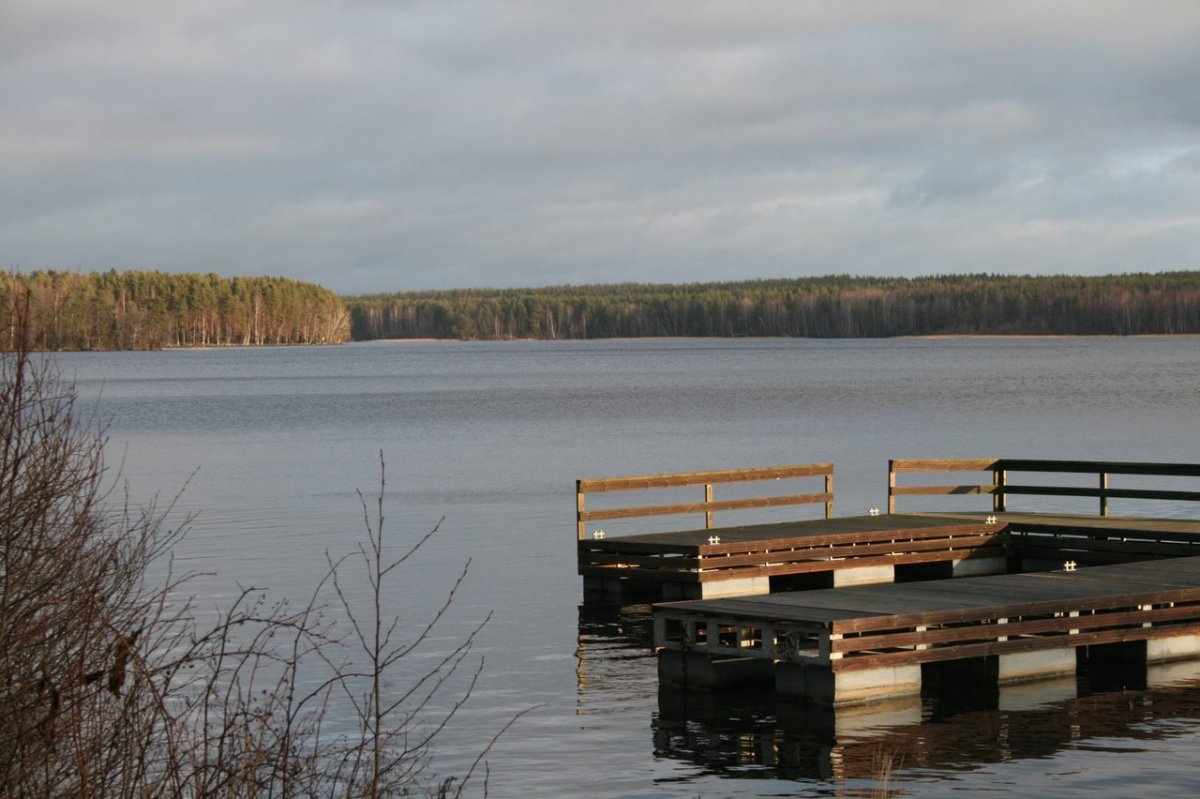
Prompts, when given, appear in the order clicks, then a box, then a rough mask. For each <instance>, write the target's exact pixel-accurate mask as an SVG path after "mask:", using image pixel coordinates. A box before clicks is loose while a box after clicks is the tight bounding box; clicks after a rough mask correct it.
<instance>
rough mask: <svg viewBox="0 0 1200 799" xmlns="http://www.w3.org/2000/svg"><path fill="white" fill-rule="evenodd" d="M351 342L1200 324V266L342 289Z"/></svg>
mask: <svg viewBox="0 0 1200 799" xmlns="http://www.w3.org/2000/svg"><path fill="white" fill-rule="evenodd" d="M346 303H347V305H348V307H349V311H350V317H351V335H352V337H353V338H354V339H355V340H371V339H380V338H443V339H444V338H449V339H510V338H535V339H578V338H621V337H656V336H795V337H809V338H873V337H887V336H914V335H938V334H959V335H971V334H976V335H987V334H994V335H1012V334H1045V335H1101V334H1108V335H1141V334H1181V333H1200V272H1163V273H1157V274H1145V273H1142V274H1128V275H1106V276H1099V277H1072V276H1063V275H1053V276H1008V275H942V276H934V277H922V278H913V279H910V278H871V277H850V276H845V275H841V276H827V277H817V278H803V279H794V280H784V279H780V280H756V281H744V282H727V283H692V284H684V285H654V284H632V283H626V284H618V285H593V286H556V287H548V288H539V289H503V290H484V289H462V290H454V291H422V292H405V293H398V294H373V295H366V296H358V297H349V298H346Z"/></svg>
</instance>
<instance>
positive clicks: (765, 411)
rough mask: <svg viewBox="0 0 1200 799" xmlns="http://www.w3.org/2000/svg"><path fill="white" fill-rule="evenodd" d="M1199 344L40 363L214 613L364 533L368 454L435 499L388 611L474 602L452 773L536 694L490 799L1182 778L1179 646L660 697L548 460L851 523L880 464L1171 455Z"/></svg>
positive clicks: (1192, 439)
mask: <svg viewBox="0 0 1200 799" xmlns="http://www.w3.org/2000/svg"><path fill="white" fill-rule="evenodd" d="M1197 344H1198V342H1197V340H1196V339H1191V338H1144V339H1142V338H1139V339H1115V338H1098V339H1017V340H953V339H951V340H887V341H859V340H854V341H807V340H698V341H676V340H672V341H600V342H514V343H457V342H439V343H374V344H356V345H348V346H344V347H331V348H276V349H230V350H205V351H167V352H155V353H96V354H64V355H61V356H59V358H58V362H59V364H60V366H61V367H62V369H63V371H64V372H65V373H66V374H67V375H68V376H70V377H73V378H74V379H75V380H76V381H77V383H78V385H79V388H80V391H81V393H82V394H83V395H84V396H85V397H87V398H89V399H92V398H99V402H100V406H101V408H102V412H103V413H104V414H105V415H106V416H107V417H108V418H109V419H110V427H109V435H110V448H109V460H110V463H113V464H114V465H115V464H116V463H117V462H118V461H123V474H124V477H125V479H127V480H128V481H129V484H130V486H131V491H132V492H133V495H134V496H135V498H139V499H145V498H146V497H148V496H150V495H151V494H152V493H154V492H160V493H161V495H162V496H164V497H169V496H172V495H174V494H175V493H176V492H177V491H178V490H179V489H180V488H181V487H183V486H184V485H185V484H186V491H184V493H183V494H182V496H181V497H180V499H179V501H178V508H179V511H180V513H196V514H197V516H196V519H195V521H194V523H193V530H192V533H191V535H190V536H189V538H188V539H187V541H186V543H185V544H184V545H183V546H182V547H181V550H180V553H179V555H180V558H181V561H182V562H183V563H185V564H187V565H188V566H189V567H191V568H194V569H198V570H202V571H213V572H216V576H213V577H206V578H204V580H203V581H201V582H199V583H197V586H198V587H199V589H200V590H201V600H202V601H203V602H208V603H210V604H212V605H216V604H219V603H220V602H222V601H224V600H226V599H227V598H228V597H229V596H231V595H232V594H233V593H234V592H236V591H237V590H238V586H239V585H248V584H253V585H265V586H270V587H271V588H273V589H275V590H276V591H279V592H283V593H287V594H304V593H306V591H307V589H308V587H309V586H311V585H312V583H313V581H314V580H315V579H317V578H318V577H319V575H320V574H321V572H322V569H323V564H324V554H325V552H326V551H330V552H333V553H338V552H343V551H346V550H347V549H349V548H351V547H353V546H354V544H355V542H356V541H358V540H359V539H360V538H361V536H362V518H363V513H362V508H361V505H360V499H359V496H358V494H357V491H358V490H362V491H363V492H364V493H365V494H366V495H367V497H368V499H370V497H371V496H372V495H373V494H374V493H375V492H376V491H377V490H378V483H379V453H380V452H381V451H382V452H383V456H384V458H385V460H386V463H387V493H388V497H387V499H386V504H385V506H386V514H387V520H386V524H387V529H388V530H389V531H390V535H392V536H394V537H395V540H396V541H397V543H400V542H402V541H405V540H412V538H413V537H414V536H416V535H419V534H420V533H422V532H424V531H425V530H427V529H429V528H430V527H431V526H432V525H434V524H436V523H437V521H438V520H439V519H440V518H442V517H445V521H444V522H443V524H442V528H441V532H440V533H439V534H438V536H437V537H436V538H435V539H434V541H433V542H432V544H431V545H430V546H429V548H428V549H427V550H426V551H425V552H423V554H422V555H421V557H420V559H419V561H418V562H417V563H416V564H415V565H414V567H413V568H411V569H409V570H407V571H406V572H404V573H403V576H402V581H401V582H400V583H399V584H398V585H396V586H395V587H394V589H393V590H392V591H391V592H390V593H389V596H388V600H389V604H390V605H391V607H393V608H394V609H395V610H396V612H397V613H399V614H400V615H401V616H402V617H405V618H409V617H412V618H419V617H420V614H421V613H422V612H423V611H425V610H427V609H428V608H429V607H431V606H432V605H435V604H436V603H437V602H438V601H440V598H441V597H442V596H443V594H444V591H445V589H446V586H447V584H448V581H449V580H450V579H452V578H453V577H454V576H455V575H456V574H457V573H458V571H459V570H460V568H461V567H462V565H463V564H464V562H465V561H466V560H467V559H468V558H470V559H471V567H470V575H469V577H468V580H467V582H466V584H465V587H464V589H463V591H462V593H461V594H460V595H459V596H458V598H457V599H456V601H455V604H454V612H453V613H452V614H451V618H450V619H449V623H448V624H447V625H446V627H445V628H444V630H443V631H442V632H441V633H440V635H441V636H442V638H441V639H440V643H441V644H442V645H444V646H449V645H450V644H451V643H452V642H453V641H455V640H456V639H457V637H458V636H460V635H463V634H465V632H466V631H467V630H469V629H470V628H471V626H472V625H473V624H474V623H475V622H477V621H478V620H479V619H481V618H482V617H483V616H484V615H486V614H487V613H488V612H493V614H494V615H493V618H492V620H491V622H490V623H489V624H488V626H487V627H486V629H485V631H484V633H483V635H482V638H481V639H480V643H479V645H478V647H477V651H478V652H479V653H481V654H483V655H485V656H486V666H485V671H484V675H483V678H482V679H481V681H480V683H479V686H478V688H477V690H476V693H475V696H474V697H473V699H472V701H471V703H470V704H469V705H468V707H467V709H466V710H465V711H464V713H463V714H462V715H461V716H460V718H459V719H458V721H457V723H456V724H455V725H453V726H452V727H451V729H450V730H449V731H448V733H447V734H446V736H444V737H443V739H442V741H441V744H440V746H439V750H438V753H439V757H438V760H437V765H438V766H439V768H441V769H442V770H445V771H447V772H455V771H461V770H462V769H463V768H464V767H465V764H466V763H468V762H469V761H470V758H471V757H472V756H473V753H474V752H476V751H477V750H478V749H479V747H481V746H483V745H485V744H486V741H487V740H488V738H489V737H490V735H491V733H492V732H494V731H495V730H497V729H499V727H500V726H501V725H502V724H503V723H504V722H505V721H506V720H507V719H508V718H509V717H510V716H511V715H512V714H514V713H516V712H518V711H520V710H521V709H524V708H527V707H529V706H531V705H535V704H537V705H540V707H539V708H538V709H537V710H536V711H534V712H532V713H531V714H529V715H528V716H526V717H525V718H523V719H522V720H521V722H520V723H519V724H518V725H517V727H516V728H515V729H514V730H513V731H512V732H511V733H510V734H509V735H507V736H506V737H505V738H504V739H502V740H501V741H500V743H499V744H498V745H497V746H496V747H495V748H494V749H493V751H492V752H491V754H490V756H489V763H490V766H491V776H490V791H491V793H492V795H496V796H507V795H528V796H547V797H550V796H614V797H615V796H626V797H635V796H636V797H656V796H663V797H667V796H689V797H690V796H697V795H730V796H777V795H788V796H825V795H834V794H836V795H854V792H856V791H866V790H869V789H870V788H871V787H872V785H873V782H872V779H871V777H870V773H869V769H867V770H866V771H864V766H863V764H864V763H867V762H869V757H868V755H870V754H871V753H873V752H874V753H879V752H884V753H892V754H895V755H896V756H897V757H899V758H900V763H899V765H900V768H899V770H898V771H897V773H896V774H895V776H894V778H893V782H892V787H893V788H894V789H896V790H898V791H900V792H901V793H903V794H909V795H914V796H916V795H919V796H957V795H960V794H963V793H976V792H980V791H985V790H986V791H987V792H988V793H989V794H990V795H1001V796H1027V795H1029V794H1032V793H1037V792H1052V793H1053V794H1054V795H1056V796H1073V795H1079V796H1083V795H1088V796H1097V795H1099V796H1144V795H1146V794H1147V793H1148V792H1149V791H1151V790H1154V791H1157V792H1160V793H1164V794H1166V795H1180V794H1184V793H1195V792H1196V791H1197V790H1198V789H1200V777H1196V776H1194V764H1193V763H1191V762H1190V761H1191V754H1190V753H1191V752H1193V751H1194V750H1195V747H1196V745H1197V742H1198V741H1197V739H1198V738H1200V736H1198V735H1197V727H1196V725H1195V723H1194V721H1195V719H1196V718H1197V715H1198V711H1200V706H1198V699H1197V697H1198V696H1200V694H1198V692H1197V691H1196V690H1195V687H1194V685H1195V684H1194V682H1192V679H1193V677H1194V676H1196V675H1194V674H1193V673H1192V672H1189V671H1187V670H1186V669H1185V670H1184V671H1177V672H1172V673H1171V674H1169V675H1166V676H1164V677H1162V678H1161V679H1159V680H1158V681H1157V682H1156V683H1155V684H1154V685H1150V686H1141V685H1137V686H1116V689H1115V690H1101V691H1098V692H1095V693H1091V694H1088V693H1087V692H1086V691H1085V695H1084V696H1083V697H1082V698H1080V697H1077V696H1075V695H1074V692H1073V691H1072V692H1066V693H1061V692H1060V693H1057V694H1056V693H1054V692H1049V693H1045V694H1035V695H1022V696H1018V697H1008V698H1007V699H1005V700H1004V701H1003V702H999V701H995V700H987V701H984V702H982V705H981V706H979V707H974V708H972V707H970V706H969V703H968V704H963V705H955V704H952V703H951V704H947V703H939V702H936V701H927V702H925V703H923V704H922V703H918V704H917V706H915V707H912V706H909V707H904V708H899V709H895V710H894V712H883V711H880V712H877V713H874V714H867V715H862V714H855V715H853V717H852V716H851V715H849V714H846V715H843V716H840V717H838V718H830V717H829V716H828V715H827V714H826V715H822V714H818V713H815V712H811V711H807V710H805V709H803V708H800V707H797V706H796V705H794V704H793V703H791V702H778V701H776V700H775V699H774V697H770V696H766V697H754V696H739V697H732V698H725V699H720V698H713V697H697V696H689V695H687V694H684V695H679V694H676V693H671V692H666V693H663V694H661V695H660V693H659V690H658V685H657V679H656V677H655V672H654V660H653V657H652V655H651V653H650V651H649V649H648V609H647V608H646V607H644V606H634V607H630V608H626V609H625V610H624V611H622V612H620V613H613V612H605V611H599V610H595V609H591V608H581V607H580V601H581V588H580V581H579V578H578V577H577V576H576V575H575V560H574V559H575V551H574V540H575V529H574V518H573V507H574V505H573V490H574V480H575V479H576V478H579V477H600V476H608V475H620V474H637V473H654V472H663V471H692V470H701V469H725V468H735V467H749V466H764V465H778V464H790V463H809V462H825V461H829V462H834V463H835V464H836V468H837V477H836V485H835V490H836V495H837V500H836V505H835V511H836V512H837V513H839V514H840V515H851V514H860V513H864V512H866V510H867V509H868V508H870V507H878V506H882V505H884V504H885V503H886V469H887V460H888V458H917V457H1026V458H1081V459H1113V460H1148V461H1194V460H1195V459H1196V442H1198V441H1200V413H1198V412H1197V411H1198V410H1200V408H1198V402H1197V388H1198V387H1200V357H1198V355H1197V353H1198V349H1197ZM916 499H918V498H913V500H914V504H913V505H911V506H908V507H912V508H913V509H916V505H915V500H916ZM978 501H979V500H978V499H975V502H978ZM1061 504H1062V503H1061V501H1060V502H1059V505H1058V506H1061ZM1036 505H1037V503H1036V502H1032V501H1031V502H1029V503H1028V504H1023V505H1021V506H1020V507H1016V506H1015V505H1014V508H1013V509H1022V508H1033V507H1035V506H1036ZM901 509H902V510H903V509H905V507H903V506H902V508H901ZM1080 509H1081V510H1089V511H1090V510H1092V508H1091V506H1090V505H1088V506H1087V507H1085V508H1080ZM1160 510H1161V511H1162V512H1166V513H1171V514H1174V515H1182V514H1192V515H1194V512H1193V511H1192V510H1191V509H1188V508H1184V507H1164V508H1161V509H1160ZM1112 511H1113V512H1114V513H1122V512H1133V511H1134V509H1132V508H1128V507H1122V506H1120V505H1119V504H1118V503H1117V502H1115V501H1114V504H1113V508H1112ZM802 512H803V511H802ZM679 523H680V524H683V523H684V522H682V521H681V522H679ZM435 643H437V642H435ZM1114 753H1120V754H1119V756H1115V755H1114ZM864 758H866V759H864Z"/></svg>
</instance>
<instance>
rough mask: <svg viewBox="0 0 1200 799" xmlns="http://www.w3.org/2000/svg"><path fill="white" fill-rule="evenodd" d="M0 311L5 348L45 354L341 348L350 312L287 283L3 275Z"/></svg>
mask: <svg viewBox="0 0 1200 799" xmlns="http://www.w3.org/2000/svg"><path fill="white" fill-rule="evenodd" d="M0 313H3V314H4V316H3V317H2V319H0V321H3V325H2V327H0V349H3V350H13V349H17V348H18V347H17V344H18V342H17V341H16V338H17V336H19V335H24V336H25V340H24V343H23V344H22V346H27V347H31V348H35V349H40V350H146V349H161V348H163V347H197V346H229V345H265V344H336V343H340V342H343V341H346V340H347V339H348V338H349V337H350V323H349V319H350V317H349V313H348V311H347V309H346V306H345V304H344V303H343V302H342V300H341V299H340V298H339V297H338V296H337V295H336V294H334V293H333V292H332V291H329V290H328V289H325V288H322V287H320V286H317V285H315V284H312V283H302V282H299V281H295V280H289V279H287V278H280V277H231V278H226V277H221V276H220V275H216V274H168V273H165V272H139V271H126V272H117V271H116V270H110V271H108V272H92V273H89V274H83V273H77V272H60V271H54V270H48V271H37V272H31V273H28V274H22V273H17V272H3V271H0ZM18 320H22V322H21V324H18ZM22 328H23V330H22Z"/></svg>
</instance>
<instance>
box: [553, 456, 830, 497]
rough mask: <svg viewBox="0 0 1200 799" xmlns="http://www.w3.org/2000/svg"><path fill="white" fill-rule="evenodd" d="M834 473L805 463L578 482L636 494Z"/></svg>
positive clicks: (590, 490)
mask: <svg viewBox="0 0 1200 799" xmlns="http://www.w3.org/2000/svg"><path fill="white" fill-rule="evenodd" d="M832 473H833V464H832V463H806V464H797V465H793V466H767V467H760V468H753V469H725V470H720V471H711V472H677V473H673V474H648V475H637V476H632V477H600V478H590V479H584V480H579V481H577V482H576V486H577V489H578V490H579V491H580V492H582V493H586V494H595V493H601V492H605V491H636V490H641V489H649V488H678V487H681V486H693V485H703V484H705V483H743V482H751V481H755V480H787V479H799V478H803V477H824V476H825V475H829V474H832Z"/></svg>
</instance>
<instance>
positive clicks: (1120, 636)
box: [829, 622, 1200, 673]
mask: <svg viewBox="0 0 1200 799" xmlns="http://www.w3.org/2000/svg"><path fill="white" fill-rule="evenodd" d="M1197 633H1200V622H1198V623H1195V624H1180V625H1174V626H1171V627H1157V628H1156V627H1133V628H1129V629H1123V630H1106V631H1102V632H1093V633H1079V634H1078V635H1069V636H1067V635H1064V636H1058V637H1056V638H1054V639H1051V640H1053V641H1054V642H1055V643H1061V644H1062V645H1063V646H1069V647H1072V648H1077V647H1080V646H1095V645H1098V644H1114V643H1124V642H1127V641H1146V640H1149V639H1152V638H1165V637H1171V636H1176V635H1195V634H1197ZM1046 643H1047V639H1045V638H1018V639H1016V640H1008V641H992V642H987V643H978V644H966V645H964V646H960V647H945V648H940V649H919V650H915V651H903V652H889V653H884V654H878V655H871V656H862V657H854V658H840V659H837V660H833V661H830V664H829V665H830V668H831V670H832V671H833V672H834V673H840V672H846V671H858V670H862V669H877V668H883V667H887V666H897V665H915V664H918V663H934V662H937V661H945V660H964V659H967V658H977V657H986V656H989V655H1006V654H1016V653H1019V652H1035V651H1037V650H1040V649H1052V648H1054V647H1047V646H1046Z"/></svg>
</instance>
